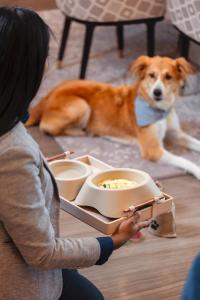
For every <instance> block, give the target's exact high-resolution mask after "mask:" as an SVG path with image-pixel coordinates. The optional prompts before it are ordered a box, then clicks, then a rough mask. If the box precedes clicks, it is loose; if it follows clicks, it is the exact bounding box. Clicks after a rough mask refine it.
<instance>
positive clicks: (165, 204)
mask: <svg viewBox="0 0 200 300" xmlns="http://www.w3.org/2000/svg"><path fill="white" fill-rule="evenodd" d="M75 160H78V161H82V162H84V163H86V164H87V165H89V166H91V169H92V170H93V171H94V170H95V171H98V170H108V169H112V168H113V167H112V166H110V165H108V164H106V163H104V162H102V161H100V160H98V159H96V158H94V157H93V156H90V155H85V156H81V157H77V158H76V159H75ZM172 201H173V198H172V197H171V196H170V195H167V194H164V199H162V200H161V201H157V202H154V203H153V204H151V205H146V207H145V208H141V209H138V210H139V211H140V214H141V221H143V220H147V219H150V218H155V217H156V216H158V215H161V214H164V213H167V212H170V211H171V210H172ZM61 209H63V210H64V211H66V212H67V213H69V214H71V215H72V216H74V217H75V218H77V219H79V220H81V221H82V222H84V223H86V224H88V225H90V226H92V227H94V228H95V229H96V230H98V231H100V232H102V233H104V234H107V235H110V234H112V233H113V232H114V231H115V230H116V229H117V227H118V225H119V224H120V223H121V222H122V221H123V220H125V219H126V217H122V218H118V219H111V218H107V217H105V216H103V215H101V214H100V213H99V212H98V211H97V210H95V209H93V208H90V207H83V206H82V207H80V206H78V205H76V204H75V203H74V201H69V200H67V199H65V198H63V197H61Z"/></svg>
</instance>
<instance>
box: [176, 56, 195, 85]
mask: <svg viewBox="0 0 200 300" xmlns="http://www.w3.org/2000/svg"><path fill="white" fill-rule="evenodd" d="M175 64H176V69H177V71H178V74H179V76H180V77H181V79H183V80H185V79H186V77H187V76H188V75H192V74H195V72H196V69H195V67H194V66H192V65H191V64H190V63H189V62H187V60H186V59H185V58H184V57H179V58H177V59H175Z"/></svg>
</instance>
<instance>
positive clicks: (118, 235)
mask: <svg viewBox="0 0 200 300" xmlns="http://www.w3.org/2000/svg"><path fill="white" fill-rule="evenodd" d="M139 219H140V214H139V213H138V212H136V213H134V215H133V216H131V217H129V218H128V219H127V220H125V221H123V222H122V223H121V224H120V225H119V227H118V228H117V230H116V231H115V233H114V234H113V235H112V236H111V238H112V240H113V244H114V249H118V248H120V247H121V246H122V245H123V244H124V243H125V242H127V241H128V240H129V239H130V238H131V237H132V236H133V235H134V234H135V233H137V232H138V231H140V230H141V229H142V228H146V227H148V226H149V225H150V222H151V220H148V221H144V222H139Z"/></svg>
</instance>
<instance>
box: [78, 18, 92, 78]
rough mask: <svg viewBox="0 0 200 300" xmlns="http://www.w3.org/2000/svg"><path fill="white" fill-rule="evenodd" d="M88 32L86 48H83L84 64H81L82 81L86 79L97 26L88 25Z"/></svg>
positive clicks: (86, 32) (86, 33) (85, 40)
mask: <svg viewBox="0 0 200 300" xmlns="http://www.w3.org/2000/svg"><path fill="white" fill-rule="evenodd" d="M85 26H86V31H85V39H84V48H83V55H82V62H81V70H80V76H79V78H80V79H84V78H85V74H86V69H87V64H88V58H89V54H90V48H91V44H92V37H93V32H94V28H95V25H94V24H90V23H87V24H86V25H85Z"/></svg>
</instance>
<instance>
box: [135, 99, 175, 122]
mask: <svg viewBox="0 0 200 300" xmlns="http://www.w3.org/2000/svg"><path fill="white" fill-rule="evenodd" d="M170 111H171V108H170V109H168V110H163V109H159V108H153V107H151V106H150V105H149V104H148V103H147V102H146V101H145V100H143V99H142V98H140V97H139V96H138V97H137V98H136V100H135V115H136V122H137V125H138V126H139V127H144V126H148V125H151V124H153V123H155V122H157V121H160V120H162V119H165V118H166V117H167V116H168V114H169V113H170Z"/></svg>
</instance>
